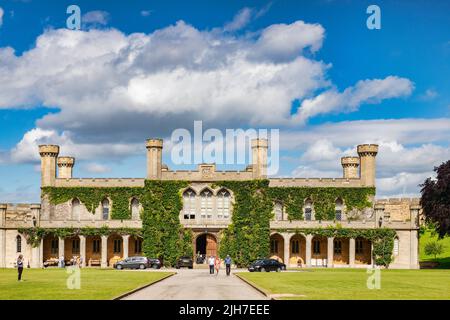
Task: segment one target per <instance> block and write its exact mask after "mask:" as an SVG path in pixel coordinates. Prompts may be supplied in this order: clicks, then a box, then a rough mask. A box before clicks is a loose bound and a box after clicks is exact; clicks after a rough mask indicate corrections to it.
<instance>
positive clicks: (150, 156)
mask: <svg viewBox="0 0 450 320" xmlns="http://www.w3.org/2000/svg"><path fill="white" fill-rule="evenodd" d="M146 147H147V179H152V180H158V179H161V169H162V148H163V140H162V139H148V140H147V144H146Z"/></svg>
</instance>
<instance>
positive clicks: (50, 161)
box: [39, 145, 59, 187]
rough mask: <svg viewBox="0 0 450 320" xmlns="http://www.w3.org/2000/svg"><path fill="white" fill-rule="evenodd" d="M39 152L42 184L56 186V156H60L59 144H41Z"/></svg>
mask: <svg viewBox="0 0 450 320" xmlns="http://www.w3.org/2000/svg"><path fill="white" fill-rule="evenodd" d="M39 154H40V155H41V186H42V187H51V186H54V185H55V179H56V158H58V154H59V146H56V145H40V146H39Z"/></svg>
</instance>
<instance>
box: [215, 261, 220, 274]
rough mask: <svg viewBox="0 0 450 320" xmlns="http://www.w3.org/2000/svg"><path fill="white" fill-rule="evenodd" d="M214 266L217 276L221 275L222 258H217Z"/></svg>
mask: <svg viewBox="0 0 450 320" xmlns="http://www.w3.org/2000/svg"><path fill="white" fill-rule="evenodd" d="M214 265H215V267H216V276H218V275H219V270H220V258H219V257H216V261H215V262H214Z"/></svg>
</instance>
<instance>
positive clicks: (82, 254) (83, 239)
mask: <svg viewBox="0 0 450 320" xmlns="http://www.w3.org/2000/svg"><path fill="white" fill-rule="evenodd" d="M79 237H80V258H81V267H82V268H84V267H86V237H85V236H81V235H80V236H79Z"/></svg>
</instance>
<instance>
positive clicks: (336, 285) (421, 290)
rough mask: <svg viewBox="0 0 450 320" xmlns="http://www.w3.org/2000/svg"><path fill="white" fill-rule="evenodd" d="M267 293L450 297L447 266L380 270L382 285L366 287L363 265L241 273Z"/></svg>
mask: <svg viewBox="0 0 450 320" xmlns="http://www.w3.org/2000/svg"><path fill="white" fill-rule="evenodd" d="M239 275H240V276H241V277H243V278H244V279H246V280H248V281H250V282H251V283H253V284H255V285H256V286H257V287H259V288H261V289H262V290H264V291H265V292H267V293H268V294H279V295H286V294H291V295H296V296H295V297H291V298H292V299H306V300H315V299H322V300H328V299H332V300H348V299H350V300H359V299H363V300H380V299H387V300H411V299H413V300H420V299H427V300H428V299H430V300H432V299H446V300H448V299H450V281H449V280H450V270H381V275H380V279H381V288H380V289H368V287H367V281H368V278H369V277H370V276H371V275H370V274H368V273H367V270H366V269H312V270H305V271H298V272H280V273H240V274H239Z"/></svg>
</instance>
